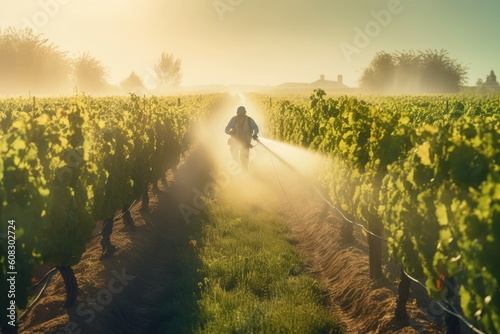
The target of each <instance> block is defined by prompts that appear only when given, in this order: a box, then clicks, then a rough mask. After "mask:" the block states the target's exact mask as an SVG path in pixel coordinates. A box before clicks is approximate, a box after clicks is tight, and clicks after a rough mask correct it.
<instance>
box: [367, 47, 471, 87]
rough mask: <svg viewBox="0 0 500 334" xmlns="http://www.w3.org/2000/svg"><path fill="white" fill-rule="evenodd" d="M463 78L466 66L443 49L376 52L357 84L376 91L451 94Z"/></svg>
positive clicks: (464, 79)
mask: <svg viewBox="0 0 500 334" xmlns="http://www.w3.org/2000/svg"><path fill="white" fill-rule="evenodd" d="M466 79H467V70H466V68H465V67H464V66H463V65H461V64H459V63H457V61H456V60H453V59H451V58H450V57H449V56H448V53H447V52H446V51H444V50H441V51H433V50H427V51H425V52H421V51H420V52H415V51H405V52H394V53H392V54H388V53H386V52H379V53H377V54H376V55H375V57H374V59H373V60H372V62H371V63H370V65H369V66H368V67H367V68H366V69H365V70H364V71H363V73H362V76H361V79H360V84H361V87H362V88H364V89H366V90H368V91H371V92H377V93H452V92H458V91H459V90H460V87H461V86H462V85H463V84H465V81H466Z"/></svg>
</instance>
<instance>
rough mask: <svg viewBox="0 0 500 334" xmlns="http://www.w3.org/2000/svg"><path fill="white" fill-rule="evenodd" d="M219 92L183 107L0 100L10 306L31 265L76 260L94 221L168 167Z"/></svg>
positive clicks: (168, 101)
mask: <svg viewBox="0 0 500 334" xmlns="http://www.w3.org/2000/svg"><path fill="white" fill-rule="evenodd" d="M221 97H222V96H221V95H212V96H205V97H204V98H203V99H200V98H199V97H198V96H196V97H189V96H186V97H183V100H184V103H183V107H178V106H177V98H176V97H169V98H151V99H141V98H139V97H137V96H134V95H133V96H131V97H130V98H96V99H94V98H88V97H76V98H61V99H40V100H38V102H37V103H36V104H35V103H33V102H32V101H31V100H25V99H8V100H2V101H0V122H1V125H2V127H1V130H0V228H1V230H0V233H2V247H1V249H0V264H1V270H0V278H1V279H2V280H4V281H5V277H4V275H5V274H6V273H7V272H8V271H9V270H7V263H6V259H7V253H6V251H7V248H6V247H4V245H5V244H4V241H3V238H4V233H6V232H7V226H6V224H7V222H8V220H9V219H15V220H16V228H17V241H16V246H17V250H16V251H17V254H16V260H17V261H16V262H17V263H16V264H17V267H16V269H17V272H18V276H17V280H16V288H17V294H16V296H17V298H16V302H17V306H18V307H21V308H23V307H25V305H26V301H27V294H28V289H29V286H30V285H31V277H32V267H33V265H35V264H41V263H48V264H51V265H53V266H59V265H65V266H72V265H74V264H76V263H78V261H79V260H80V258H81V255H82V254H83V252H84V251H85V246H86V244H87V242H88V241H89V239H90V237H91V233H92V231H93V229H94V227H95V221H97V220H102V219H108V218H111V217H113V215H114V214H115V212H117V210H121V209H122V208H123V206H124V205H125V204H130V203H131V202H132V201H133V200H134V199H138V198H140V197H141V196H142V195H143V194H144V192H145V191H147V189H148V188H147V187H148V185H149V184H151V183H153V182H157V181H158V180H159V178H160V177H161V176H162V175H163V174H164V173H165V172H166V171H167V170H168V169H170V168H172V167H174V166H175V165H176V164H177V162H178V161H179V156H180V154H181V153H182V152H183V151H184V150H185V149H186V148H187V144H186V142H185V138H186V136H187V135H188V133H189V128H190V124H191V123H192V122H195V121H198V120H199V119H200V118H201V117H202V116H203V115H205V114H206V113H207V112H209V111H210V110H211V109H213V108H214V106H215V105H216V103H218V102H219V101H220V99H221ZM1 287H2V288H1V291H0V292H2V296H6V292H5V291H4V287H5V285H4V284H2V285H1ZM4 300H5V299H4V298H3V297H2V302H3V301H4ZM1 306H2V310H6V307H5V308H4V305H3V304H2V305H1ZM3 312H5V311H3ZM2 314H3V313H2Z"/></svg>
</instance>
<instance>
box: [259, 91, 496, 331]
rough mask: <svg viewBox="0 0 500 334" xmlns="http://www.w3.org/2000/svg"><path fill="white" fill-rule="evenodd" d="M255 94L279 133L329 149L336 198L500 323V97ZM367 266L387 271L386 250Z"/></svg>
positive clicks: (439, 282)
mask: <svg viewBox="0 0 500 334" xmlns="http://www.w3.org/2000/svg"><path fill="white" fill-rule="evenodd" d="M254 98H255V99H256V100H258V101H260V104H261V106H262V107H263V108H265V109H266V110H267V115H268V120H269V133H270V135H271V136H272V137H274V138H276V139H278V140H283V141H287V142H291V143H293V144H296V145H300V146H302V147H307V148H310V149H313V150H315V151H319V152H321V153H323V154H324V155H325V156H327V157H328V158H329V159H328V161H329V162H328V165H327V166H326V168H325V171H324V173H323V174H322V182H323V184H324V185H325V187H326V188H327V189H328V191H329V194H330V199H331V200H332V202H333V203H334V204H335V205H336V206H338V207H340V208H341V209H342V210H343V211H345V212H348V213H350V214H352V215H353V216H354V217H355V218H356V219H359V220H361V221H364V222H367V223H368V226H369V230H370V231H372V232H374V233H375V234H377V235H382V234H384V235H386V236H387V237H386V238H384V239H387V240H386V242H387V247H388V249H389V253H390V256H391V258H392V259H394V260H395V261H397V262H399V263H401V264H402V265H403V267H404V268H405V269H406V270H407V272H408V273H409V274H410V275H414V276H417V277H422V276H425V277H426V278H427V280H426V282H427V284H426V285H427V288H428V291H429V293H430V295H431V296H433V297H436V298H438V297H440V296H442V295H443V294H447V293H450V290H453V289H455V287H452V285H450V282H457V281H458V282H459V283H460V297H461V306H462V308H463V311H464V313H465V315H466V316H467V317H468V319H471V320H472V321H473V322H474V323H475V324H476V325H477V326H479V327H481V328H483V329H484V330H486V331H487V332H498V331H500V270H499V267H498V265H497V264H496V260H495V258H496V256H497V254H500V105H499V99H498V97H495V96H490V97H484V98H482V99H479V98H477V97H464V96H462V97H461V96H454V97H415V98H412V97H368V98H367V99H366V101H365V100H361V99H358V98H354V97H344V96H342V97H339V98H336V99H333V98H326V97H325V93H324V92H323V91H322V90H316V91H315V92H314V93H313V95H312V96H311V97H310V99H309V103H306V102H304V100H303V99H302V100H300V99H297V100H296V101H293V100H289V99H278V100H277V101H274V103H272V102H273V101H272V100H270V99H269V97H267V96H265V97H263V96H254ZM367 101H369V102H367ZM369 239H370V240H369V241H370V247H371V248H372V247H373V248H379V249H380V242H381V240H380V239H379V240H373V238H371V237H370V236H369ZM377 245H379V246H377ZM377 262H378V263H377ZM370 266H371V268H370V272H371V274H372V276H373V277H378V276H380V274H381V266H380V259H376V258H370ZM400 307H402V309H399V310H398V311H397V312H396V315H399V316H406V309H405V306H404V305H400Z"/></svg>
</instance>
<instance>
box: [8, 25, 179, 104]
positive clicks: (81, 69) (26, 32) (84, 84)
mask: <svg viewBox="0 0 500 334" xmlns="http://www.w3.org/2000/svg"><path fill="white" fill-rule="evenodd" d="M150 75H151V77H152V79H153V82H152V83H150V86H154V88H155V89H157V90H161V91H165V90H168V89H170V88H175V87H177V86H179V85H180V83H181V81H182V62H181V60H180V59H176V58H175V57H174V56H173V55H172V54H168V53H165V52H164V53H162V54H161V56H160V58H159V59H158V61H157V63H156V64H155V65H154V67H153V70H152V73H151V74H150ZM108 79H109V69H108V68H107V67H106V66H105V65H104V64H103V63H102V62H101V61H100V60H98V59H96V58H95V57H93V56H92V55H91V54H90V53H88V52H84V53H82V54H80V55H79V56H77V57H76V58H71V57H69V56H68V53H67V52H65V51H62V50H60V49H59V47H58V46H56V45H54V44H53V43H51V42H50V41H49V40H48V39H47V38H45V37H43V35H37V34H35V33H34V32H33V30H31V29H23V30H17V29H15V28H7V29H5V30H3V31H2V30H1V29H0V95H11V94H29V93H30V94H39V95H54V94H57V95H60V94H67V93H74V92H75V91H76V92H84V93H88V94H97V93H100V94H109V93H129V92H137V91H141V92H142V91H146V85H145V84H144V82H143V80H142V79H141V78H140V77H139V75H137V73H135V72H134V71H132V72H131V74H130V75H129V76H128V77H127V78H125V79H124V80H123V81H121V83H120V84H119V86H118V87H116V86H112V85H111V84H109V83H108ZM148 88H151V87H148Z"/></svg>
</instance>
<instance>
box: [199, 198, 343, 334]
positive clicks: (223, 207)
mask: <svg viewBox="0 0 500 334" xmlns="http://www.w3.org/2000/svg"><path fill="white" fill-rule="evenodd" d="M201 224H202V225H201V226H202V228H201V235H200V236H199V238H198V240H196V241H194V240H193V241H192V243H193V245H196V252H197V254H198V256H199V260H200V262H201V269H200V271H199V273H200V275H201V276H199V277H200V278H201V282H199V283H198V287H199V289H200V292H201V293H200V296H201V297H200V300H199V301H198V308H197V313H198V314H197V316H196V318H197V319H198V325H197V326H198V328H197V329H195V330H194V332H195V333H301V334H305V333H341V332H342V331H341V326H340V325H339V323H338V321H337V320H336V319H334V318H333V317H332V316H331V315H330V314H329V313H328V312H327V311H326V310H325V309H324V307H323V302H324V300H325V294H324V292H323V291H322V290H321V288H320V287H319V285H318V283H317V282H316V281H315V280H314V279H313V278H312V277H311V276H310V275H309V274H308V273H307V272H306V268H305V262H304V259H303V258H302V257H301V255H300V254H299V252H298V251H297V250H296V249H295V248H294V246H293V245H292V244H291V242H290V241H291V239H290V235H289V233H288V232H287V229H286V227H285V224H284V222H283V220H282V219H281V218H280V217H279V216H277V214H274V213H270V212H269V211H265V210H262V209H257V208H255V207H249V206H248V205H245V203H235V202H234V201H231V202H229V200H228V199H220V198H219V199H218V201H212V202H209V203H208V204H207V207H206V210H205V217H204V218H202V220H201Z"/></svg>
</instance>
